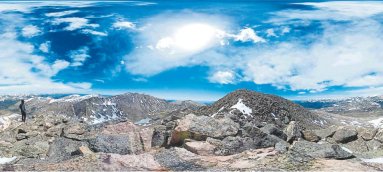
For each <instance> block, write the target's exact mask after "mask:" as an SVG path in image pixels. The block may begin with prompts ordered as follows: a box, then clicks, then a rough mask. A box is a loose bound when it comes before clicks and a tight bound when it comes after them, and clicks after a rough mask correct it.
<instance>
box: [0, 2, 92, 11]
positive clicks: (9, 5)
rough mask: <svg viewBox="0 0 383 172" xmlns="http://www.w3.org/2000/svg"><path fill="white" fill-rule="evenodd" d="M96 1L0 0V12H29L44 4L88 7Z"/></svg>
mask: <svg viewBox="0 0 383 172" xmlns="http://www.w3.org/2000/svg"><path fill="white" fill-rule="evenodd" d="M94 3H97V1H93V2H92V1H2V2H0V12H16V11H17V12H23V13H29V12H30V11H31V10H32V9H34V8H39V7H45V6H55V7H57V6H65V7H76V8H81V7H88V6H90V5H92V4H94Z"/></svg>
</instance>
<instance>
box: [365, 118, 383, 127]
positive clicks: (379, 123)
mask: <svg viewBox="0 0 383 172" xmlns="http://www.w3.org/2000/svg"><path fill="white" fill-rule="evenodd" d="M368 122H369V123H371V124H372V125H373V126H374V127H375V128H382V126H383V117H382V118H378V119H374V120H371V121H368Z"/></svg>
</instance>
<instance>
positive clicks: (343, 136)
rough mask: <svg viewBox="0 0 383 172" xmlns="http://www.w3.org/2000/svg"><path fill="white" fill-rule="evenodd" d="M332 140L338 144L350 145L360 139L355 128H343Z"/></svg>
mask: <svg viewBox="0 0 383 172" xmlns="http://www.w3.org/2000/svg"><path fill="white" fill-rule="evenodd" d="M332 138H333V139H334V140H335V141H336V142H337V143H348V142H351V141H354V140H356V139H358V132H357V131H356V130H355V129H354V128H349V127H341V128H339V129H338V130H337V131H336V132H335V134H334V135H333V136H332Z"/></svg>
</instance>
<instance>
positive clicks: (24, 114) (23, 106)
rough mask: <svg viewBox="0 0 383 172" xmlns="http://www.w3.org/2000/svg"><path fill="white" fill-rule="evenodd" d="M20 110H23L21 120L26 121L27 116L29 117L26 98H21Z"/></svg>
mask: <svg viewBox="0 0 383 172" xmlns="http://www.w3.org/2000/svg"><path fill="white" fill-rule="evenodd" d="M19 107H20V110H21V121H23V122H25V120H26V118H27V113H26V112H25V104H24V100H21V104H20V106H19Z"/></svg>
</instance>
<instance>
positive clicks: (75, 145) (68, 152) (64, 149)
mask: <svg viewBox="0 0 383 172" xmlns="http://www.w3.org/2000/svg"><path fill="white" fill-rule="evenodd" d="M84 145H86V143H85V142H80V141H75V140H72V139H67V138H63V137H59V138H56V139H55V140H54V141H53V143H52V144H51V145H50V148H49V151H48V157H49V160H50V161H53V162H59V161H64V160H68V159H70V158H73V157H74V156H76V155H79V152H78V149H79V148H80V147H81V146H84Z"/></svg>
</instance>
